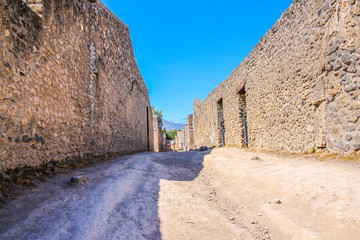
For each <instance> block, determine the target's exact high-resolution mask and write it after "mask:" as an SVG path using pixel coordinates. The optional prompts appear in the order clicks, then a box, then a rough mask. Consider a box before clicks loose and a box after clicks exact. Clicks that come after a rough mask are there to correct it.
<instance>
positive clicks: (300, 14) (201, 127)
mask: <svg viewBox="0 0 360 240" xmlns="http://www.w3.org/2000/svg"><path fill="white" fill-rule="evenodd" d="M359 25H360V1H359V0H356V1H355V0H350V1H345V0H326V1H325V0H295V1H294V3H293V4H292V5H291V6H290V7H289V9H287V10H286V11H285V12H284V14H283V15H282V17H281V19H280V20H278V21H277V22H276V24H275V25H274V26H273V27H272V28H271V30H269V31H268V33H267V34H266V35H265V36H264V37H263V38H262V39H261V41H260V43H259V44H258V45H256V46H255V48H254V49H253V51H252V52H251V53H250V55H249V56H248V57H247V58H246V59H245V60H244V61H243V62H242V63H241V64H240V66H239V67H238V68H237V69H235V70H234V71H233V73H232V74H231V75H230V77H229V78H228V79H226V80H225V81H224V82H223V83H221V84H220V85H219V87H217V88H216V89H215V90H214V91H213V92H212V93H211V94H210V95H209V96H208V97H207V98H206V99H205V101H204V102H201V101H200V100H195V102H194V133H195V136H194V138H195V144H196V145H197V146H200V145H207V146H210V145H218V134H217V131H218V123H217V108H216V102H217V101H218V100H219V99H220V98H222V101H223V105H224V109H223V113H224V120H225V142H226V145H238V146H241V145H243V144H244V137H243V136H242V132H243V125H242V121H241V119H240V117H239V116H240V115H241V111H240V106H239V95H238V94H237V92H238V90H239V89H238V88H239V86H240V85H241V84H244V83H246V84H245V92H246V94H245V96H246V109H247V121H248V128H249V130H248V134H249V146H250V147H255V148H257V149H268V150H286V151H294V152H305V151H313V150H316V149H318V148H323V149H327V150H328V151H331V152H352V151H357V150H359V149H360V146H359V143H360V124H359V120H358V119H359V117H360V101H359V100H360V99H359V94H360V67H359V57H360V38H359V33H360V29H359Z"/></svg>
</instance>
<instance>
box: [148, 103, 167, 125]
mask: <svg viewBox="0 0 360 240" xmlns="http://www.w3.org/2000/svg"><path fill="white" fill-rule="evenodd" d="M151 110H152V115H153V116H157V118H158V121H159V128H160V129H161V130H163V127H164V125H163V111H162V110H159V109H156V108H155V107H154V106H151Z"/></svg>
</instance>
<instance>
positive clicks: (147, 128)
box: [146, 107, 150, 151]
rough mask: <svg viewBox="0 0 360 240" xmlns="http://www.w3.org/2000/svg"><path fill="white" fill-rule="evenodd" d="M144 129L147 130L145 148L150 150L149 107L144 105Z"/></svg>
mask: <svg viewBox="0 0 360 240" xmlns="http://www.w3.org/2000/svg"><path fill="white" fill-rule="evenodd" d="M146 131H147V138H146V139H147V149H148V151H150V125H149V107H146Z"/></svg>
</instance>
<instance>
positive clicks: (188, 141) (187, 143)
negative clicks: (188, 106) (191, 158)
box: [175, 114, 195, 151]
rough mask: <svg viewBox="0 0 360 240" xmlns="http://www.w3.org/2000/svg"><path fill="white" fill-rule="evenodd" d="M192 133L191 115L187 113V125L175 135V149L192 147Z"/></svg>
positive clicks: (185, 149) (188, 149)
mask: <svg viewBox="0 0 360 240" xmlns="http://www.w3.org/2000/svg"><path fill="white" fill-rule="evenodd" d="M193 137H194V135H193V115H192V114H190V115H188V125H187V126H185V127H184V129H183V130H178V131H177V134H176V137H175V144H176V146H177V147H176V148H177V149H181V150H184V151H190V150H191V149H194V147H195V146H194V144H193V142H194V138H193Z"/></svg>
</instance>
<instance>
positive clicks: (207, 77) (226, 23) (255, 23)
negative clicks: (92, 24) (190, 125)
mask: <svg viewBox="0 0 360 240" xmlns="http://www.w3.org/2000/svg"><path fill="white" fill-rule="evenodd" d="M102 2H103V3H104V4H105V5H106V6H107V7H108V8H109V9H110V10H111V11H113V12H114V13H115V14H116V15H117V16H118V17H119V18H120V19H121V20H122V21H123V22H125V23H126V24H127V25H129V28H130V34H131V38H132V41H133V47H134V51H135V57H136V60H137V63H138V65H139V68H140V71H141V73H142V75H143V77H144V80H145V82H146V85H147V86H148V88H149V91H150V101H151V104H152V105H153V106H155V107H156V108H158V109H161V110H163V113H164V118H165V119H167V120H170V121H175V122H181V121H182V119H184V118H186V117H187V115H188V114H191V113H192V111H193V102H194V99H195V98H200V99H201V100H202V101H203V100H204V99H205V98H206V97H207V95H208V94H209V93H210V92H211V91H212V90H213V89H214V88H216V87H217V86H218V85H219V84H220V83H221V82H222V81H224V80H225V79H226V78H227V77H228V76H229V75H230V74H231V72H232V71H233V70H234V69H235V68H236V67H237V66H238V65H239V64H240V63H241V62H242V60H243V59H244V58H246V57H247V55H248V54H249V53H250V52H251V50H252V49H253V47H254V46H255V45H256V44H257V43H258V42H259V41H260V38H261V37H262V36H263V35H264V34H265V33H266V32H267V31H268V29H270V28H271V26H272V25H274V23H275V22H276V21H277V20H278V19H279V18H280V17H281V14H282V13H283V12H284V11H285V10H286V9H287V8H288V7H289V6H290V4H291V3H292V0H280V1H269V0H257V1H242V0H222V1H220V0H219V1H215V0H214V1H212V0H207V1H203V0H198V1H197V0H192V1H189V0H182V1H163V0H160V1H144V0H131V1H129V0H126V1H125V0H102Z"/></svg>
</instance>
